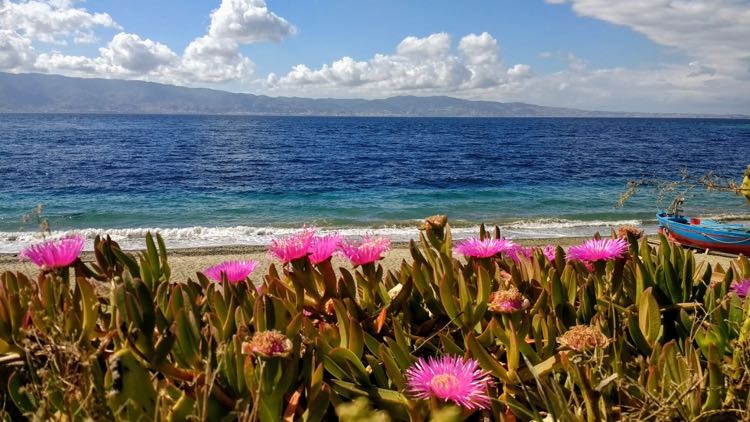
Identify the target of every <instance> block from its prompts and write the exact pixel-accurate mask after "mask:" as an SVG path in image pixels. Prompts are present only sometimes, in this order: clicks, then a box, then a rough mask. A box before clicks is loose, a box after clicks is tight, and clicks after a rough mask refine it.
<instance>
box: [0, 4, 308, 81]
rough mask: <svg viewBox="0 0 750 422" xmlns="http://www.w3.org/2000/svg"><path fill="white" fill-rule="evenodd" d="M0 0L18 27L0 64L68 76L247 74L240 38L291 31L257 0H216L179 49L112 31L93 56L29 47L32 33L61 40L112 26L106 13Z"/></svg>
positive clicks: (3, 44) (274, 37) (1, 43)
mask: <svg viewBox="0 0 750 422" xmlns="http://www.w3.org/2000/svg"><path fill="white" fill-rule="evenodd" d="M0 1H2V2H3V3H2V5H3V7H4V9H0V10H2V11H3V12H4V13H6V14H5V15H2V14H0V24H3V25H5V24H7V22H5V21H3V20H2V19H6V20H7V19H11V12H12V16H13V17H14V18H13V19H14V25H16V27H18V29H17V30H15V31H13V30H10V32H8V34H5V35H3V36H2V37H3V38H2V39H0V49H1V50H0V54H2V55H1V56H0V57H6V56H7V58H5V59H4V60H2V61H0V70H2V69H5V70H12V69H14V68H20V64H17V63H21V62H24V63H27V64H28V63H33V68H34V70H37V71H42V72H52V73H62V74H67V75H71V76H95V77H105V78H130V79H145V80H153V81H159V82H167V83H177V84H184V85H189V84H193V83H223V82H228V81H247V80H249V78H250V77H251V76H252V74H253V71H254V67H255V66H254V63H253V62H252V60H250V59H249V58H248V57H246V56H245V55H243V54H242V52H241V51H240V45H242V44H248V43H255V42H261V41H280V40H282V39H284V38H286V37H288V36H291V35H293V34H294V33H295V32H296V28H295V27H294V26H293V25H291V24H290V23H289V22H287V21H286V20H285V19H284V18H282V17H280V16H278V15H276V14H275V13H273V12H271V11H270V10H269V9H268V7H267V5H266V3H265V1H264V0H222V1H221V3H220V5H219V7H218V8H217V9H215V10H214V11H212V12H211V15H210V16H211V23H210V25H209V27H208V30H207V32H206V34H205V35H203V36H200V37H198V38H196V39H194V40H193V41H191V42H190V43H189V44H188V46H187V47H186V48H185V50H184V51H183V52H182V55H178V54H177V53H175V52H174V51H172V49H170V48H169V47H168V46H167V45H165V44H162V43H160V42H158V41H154V40H151V39H148V38H142V37H140V36H139V35H137V34H132V33H127V32H120V33H118V34H116V35H114V37H113V38H112V40H111V41H109V43H108V44H107V45H106V46H104V47H101V48H99V55H98V56H96V57H86V56H80V55H67V54H64V53H62V52H59V51H48V52H45V53H42V54H39V55H35V54H34V53H33V49H32V48H31V42H32V40H40V41H57V42H62V41H64V37H70V36H75V37H87V36H89V35H91V36H93V30H92V28H93V27H94V26H96V25H99V26H109V27H117V24H116V23H115V22H114V21H113V20H112V18H111V17H109V15H107V14H101V13H99V14H90V13H88V12H86V11H85V10H84V9H80V8H74V7H73V4H74V3H75V0H49V1H47V2H42V1H39V0H28V1H20V2H16V3H11V2H10V1H9V0H0ZM40 11H41V12H40ZM52 12H55V13H57V14H58V15H59V16H57V17H58V22H57V23H55V22H47V26H44V25H43V24H42V22H41V21H40V20H41V19H42V18H43V17H44V16H47V15H49V14H50V13H52ZM17 16H26V20H22V21H19V20H16V19H15V17H17ZM63 16H64V17H67V20H66V19H63V18H62V17H63ZM85 17H88V20H85V19H84V18H85ZM34 19H36V20H34ZM37 21H39V22H37ZM60 22H66V23H65V24H62V23H60ZM74 22H78V23H77V24H74ZM11 35H13V37H11ZM6 50H7V52H4V51H6ZM11 51H12V52H13V54H12V55H11V53H10V52H11ZM11 63H12V64H13V66H11Z"/></svg>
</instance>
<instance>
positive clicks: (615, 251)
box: [568, 239, 628, 262]
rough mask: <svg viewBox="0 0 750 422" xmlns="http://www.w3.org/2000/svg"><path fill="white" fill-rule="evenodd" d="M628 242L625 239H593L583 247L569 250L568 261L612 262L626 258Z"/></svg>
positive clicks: (573, 247)
mask: <svg viewBox="0 0 750 422" xmlns="http://www.w3.org/2000/svg"><path fill="white" fill-rule="evenodd" d="M627 250H628V242H627V240H625V239H599V240H597V239H591V240H588V241H586V242H585V243H584V244H583V245H579V246H571V247H570V248H569V249H568V260H577V261H585V262H586V261H587V262H594V261H610V260H613V259H617V258H622V257H624V256H625V252H626V251H627Z"/></svg>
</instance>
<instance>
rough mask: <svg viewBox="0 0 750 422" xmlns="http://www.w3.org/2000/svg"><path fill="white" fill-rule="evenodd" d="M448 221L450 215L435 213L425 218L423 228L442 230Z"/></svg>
mask: <svg viewBox="0 0 750 422" xmlns="http://www.w3.org/2000/svg"><path fill="white" fill-rule="evenodd" d="M446 223H448V216H447V215H443V214H438V215H433V216H431V217H427V218H425V219H424V225H422V229H423V230H436V231H440V230H442V229H443V228H444V227H445V224H446Z"/></svg>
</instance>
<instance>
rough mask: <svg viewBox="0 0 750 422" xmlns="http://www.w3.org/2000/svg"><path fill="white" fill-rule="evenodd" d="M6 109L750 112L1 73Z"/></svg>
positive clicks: (2, 109)
mask: <svg viewBox="0 0 750 422" xmlns="http://www.w3.org/2000/svg"><path fill="white" fill-rule="evenodd" d="M0 113H131V114H238V115H282V116H401V117H679V118H750V116H746V115H711V114H654V113H629V112H607V111H588V110H578V109H572V108H561V107H544V106H538V105H534V104H526V103H517V102H514V103H501V102H495V101H469V100H461V99H457V98H452V97H444V96H439V97H438V96H433V97H415V96H399V97H391V98H386V99H378V100H364V99H331V98H323V99H312V98H298V97H269V96H265V95H253V94H238V93H232V92H226V91H219V90H214V89H206V88H185V87H180V86H174V85H165V84H159V83H153V82H142V81H126V80H117V79H87V78H71V77H66V76H59V75H45V74H36V73H28V74H11V73H0Z"/></svg>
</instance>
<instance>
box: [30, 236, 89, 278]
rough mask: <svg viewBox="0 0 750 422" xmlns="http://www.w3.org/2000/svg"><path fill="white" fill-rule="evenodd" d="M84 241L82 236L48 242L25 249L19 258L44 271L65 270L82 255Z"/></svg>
mask: <svg viewBox="0 0 750 422" xmlns="http://www.w3.org/2000/svg"><path fill="white" fill-rule="evenodd" d="M84 241H85V240H84V238H83V236H80V235H74V236H68V237H63V238H61V239H57V240H48V241H46V242H43V243H38V244H36V245H31V246H29V247H28V248H26V249H24V250H23V252H21V254H20V255H19V258H21V259H28V260H30V261H31V262H33V263H34V264H36V265H37V266H38V267H40V268H41V269H43V270H53V269H57V268H64V267H67V266H68V265H70V264H72V263H73V262H75V260H76V259H78V257H79V256H80V255H81V251H82V250H83V243H84Z"/></svg>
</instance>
